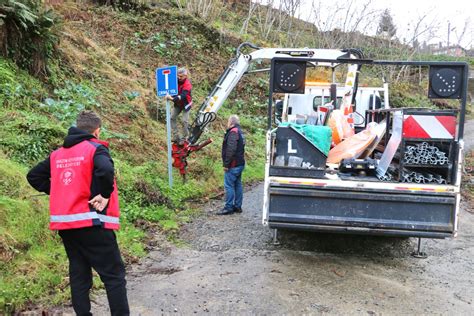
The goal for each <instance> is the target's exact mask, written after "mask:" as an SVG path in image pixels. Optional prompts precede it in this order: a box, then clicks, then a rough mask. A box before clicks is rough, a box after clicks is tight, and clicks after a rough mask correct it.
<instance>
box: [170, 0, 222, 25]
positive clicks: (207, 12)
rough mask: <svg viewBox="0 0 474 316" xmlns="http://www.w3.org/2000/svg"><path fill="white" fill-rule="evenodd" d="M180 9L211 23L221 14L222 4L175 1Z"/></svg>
mask: <svg viewBox="0 0 474 316" xmlns="http://www.w3.org/2000/svg"><path fill="white" fill-rule="evenodd" d="M175 1H176V4H177V5H178V7H179V8H180V9H186V10H187V11H188V12H189V13H191V14H193V15H197V16H199V17H200V18H202V19H203V20H204V21H212V20H214V19H216V18H217V17H219V16H220V15H221V13H222V10H223V9H222V8H223V7H224V3H223V1H222V0H175Z"/></svg>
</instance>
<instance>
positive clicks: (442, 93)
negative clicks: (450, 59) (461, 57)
mask: <svg viewBox="0 0 474 316" xmlns="http://www.w3.org/2000/svg"><path fill="white" fill-rule="evenodd" d="M463 81H464V67H460V66H431V67H430V86H429V90H428V97H429V98H435V99H461V97H462V94H463Z"/></svg>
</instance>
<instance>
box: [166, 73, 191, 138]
mask: <svg viewBox="0 0 474 316" xmlns="http://www.w3.org/2000/svg"><path fill="white" fill-rule="evenodd" d="M192 89H193V86H192V85H191V81H189V79H188V70H187V69H186V68H179V69H178V94H177V95H175V96H171V95H167V96H165V99H166V100H171V101H173V104H174V106H173V110H172V112H171V118H170V121H171V130H172V133H173V141H174V142H176V143H178V142H180V141H183V140H185V139H187V138H188V134H189V110H191V107H192V105H193V98H192V96H191V90H192ZM181 112H183V115H182V117H181V122H182V135H180V133H179V130H178V127H177V125H176V120H177V118H178V115H179V114H180V113H181Z"/></svg>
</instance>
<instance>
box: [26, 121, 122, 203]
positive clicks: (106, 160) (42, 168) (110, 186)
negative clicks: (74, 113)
mask: <svg viewBox="0 0 474 316" xmlns="http://www.w3.org/2000/svg"><path fill="white" fill-rule="evenodd" d="M94 138H95V137H94V136H93V135H91V134H89V133H87V132H85V131H83V130H81V129H78V128H77V127H71V128H70V129H69V131H68V134H67V136H66V138H65V139H64V143H63V147H64V148H70V147H72V146H74V145H76V144H79V143H80V142H82V141H85V140H89V139H94ZM93 172H94V174H93V177H92V184H91V197H94V196H96V195H98V194H100V195H102V196H103V197H104V198H106V199H108V198H110V195H111V194H112V191H113V190H114V162H113V160H112V158H111V157H110V154H109V150H108V148H107V147H105V146H104V145H100V146H98V147H97V149H96V151H95V154H94V169H93ZM26 178H27V180H28V182H29V183H30V185H31V186H32V187H33V188H35V189H36V190H37V191H40V192H44V193H46V194H49V192H50V189H51V179H50V178H51V165H50V157H48V158H47V159H45V160H43V161H42V162H40V163H39V164H37V165H36V166H35V167H33V168H32V169H31V170H30V171H29V172H28V174H27V176H26Z"/></svg>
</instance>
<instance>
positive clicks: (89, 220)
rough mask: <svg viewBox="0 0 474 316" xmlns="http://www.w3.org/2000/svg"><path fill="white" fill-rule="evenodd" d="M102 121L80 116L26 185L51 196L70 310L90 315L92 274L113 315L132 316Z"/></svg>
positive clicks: (52, 219) (84, 114) (111, 166)
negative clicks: (65, 267)
mask: <svg viewBox="0 0 474 316" xmlns="http://www.w3.org/2000/svg"><path fill="white" fill-rule="evenodd" d="M100 127H101V120H100V118H99V117H98V116H97V114H95V113H94V112H91V111H83V112H81V113H80V114H79V115H78V117H77V127H71V128H70V129H69V132H68V135H67V136H66V138H65V140H64V144H63V147H61V148H59V149H57V150H55V151H53V152H52V153H51V155H50V156H49V157H48V158H47V159H46V160H44V161H42V162H40V163H39V164H38V165H37V166H35V167H34V168H33V169H31V170H30V172H28V175H27V179H28V182H29V183H30V184H31V186H33V188H35V189H36V190H38V191H40V192H44V193H46V194H49V195H50V203H49V206H50V229H52V230H58V231H59V236H61V239H62V241H63V244H64V248H65V249H66V253H67V256H68V259H69V282H70V286H71V296H72V305H73V308H74V311H75V312H76V314H77V315H92V314H91V312H90V309H91V303H90V299H89V291H90V289H91V288H92V270H91V268H94V270H96V271H97V273H98V274H99V276H100V278H101V280H102V281H103V282H104V285H105V289H106V291H107V298H108V300H109V305H110V311H111V313H112V315H129V314H130V312H129V307H128V301H127V292H126V287H125V285H126V281H125V267H124V264H123V261H122V258H121V255H120V251H119V248H118V245H117V240H116V237H115V233H114V230H117V229H119V216H120V211H119V204H118V194H117V187H116V184H115V180H114V163H113V161H112V158H111V157H110V154H109V150H108V144H107V143H106V142H103V141H100V140H99V134H100Z"/></svg>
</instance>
